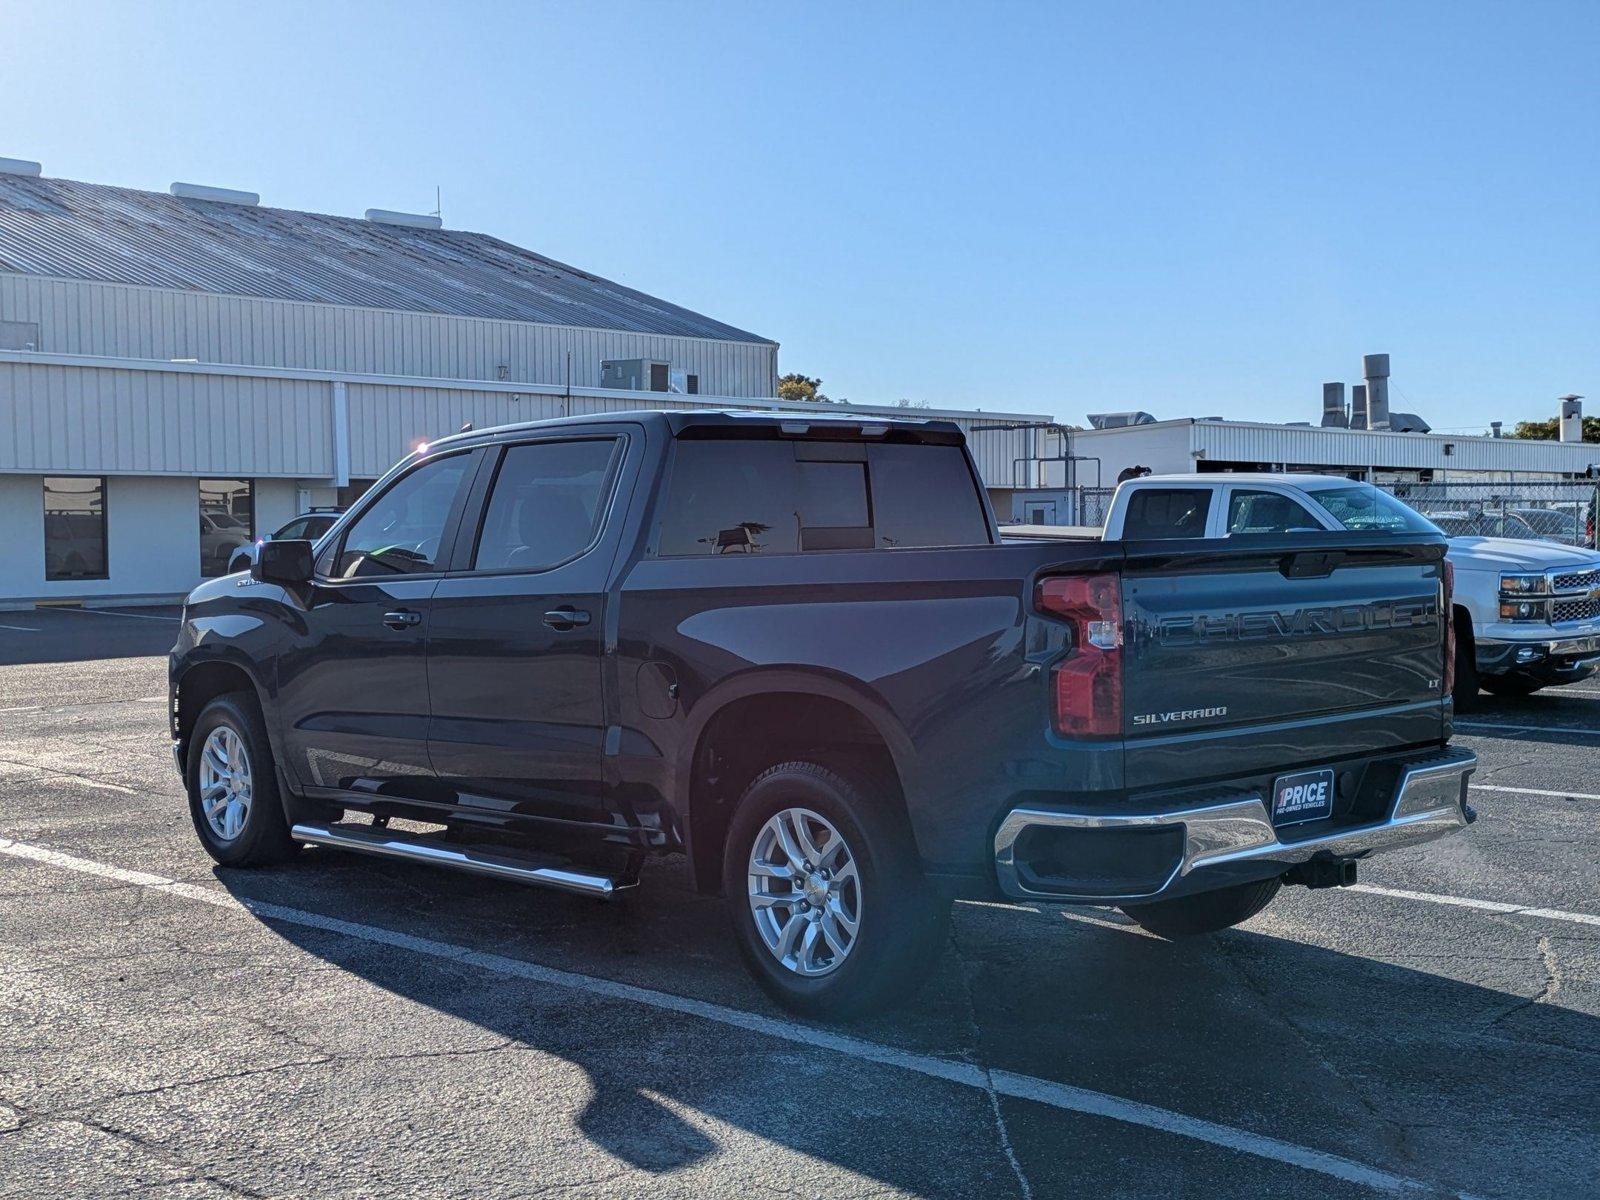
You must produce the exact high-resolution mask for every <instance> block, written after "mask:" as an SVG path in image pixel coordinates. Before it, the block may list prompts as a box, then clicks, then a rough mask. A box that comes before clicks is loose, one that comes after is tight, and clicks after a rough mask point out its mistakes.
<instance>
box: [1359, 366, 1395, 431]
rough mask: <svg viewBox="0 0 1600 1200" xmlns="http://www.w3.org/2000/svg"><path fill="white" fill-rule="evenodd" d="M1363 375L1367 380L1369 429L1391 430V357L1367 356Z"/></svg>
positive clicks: (1362, 367) (1362, 368)
mask: <svg viewBox="0 0 1600 1200" xmlns="http://www.w3.org/2000/svg"><path fill="white" fill-rule="evenodd" d="M1361 373H1362V374H1363V375H1364V376H1366V379H1367V428H1368V429H1387V428H1389V356H1388V355H1387V354H1365V355H1363V356H1362V358H1361Z"/></svg>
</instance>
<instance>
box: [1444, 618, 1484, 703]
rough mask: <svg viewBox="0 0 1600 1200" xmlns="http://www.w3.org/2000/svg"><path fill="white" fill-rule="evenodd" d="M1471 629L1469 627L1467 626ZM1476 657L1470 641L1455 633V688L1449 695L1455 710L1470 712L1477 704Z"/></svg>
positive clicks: (1458, 631)
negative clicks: (1453, 702)
mask: <svg viewBox="0 0 1600 1200" xmlns="http://www.w3.org/2000/svg"><path fill="white" fill-rule="evenodd" d="M1468 629H1469V630H1470V629H1471V626H1470V625H1469V626H1468ZM1479 683H1480V681H1479V678H1478V655H1477V651H1476V650H1474V649H1473V645H1472V639H1471V638H1470V637H1462V636H1461V632H1460V630H1459V629H1458V630H1457V631H1456V686H1455V690H1454V691H1453V692H1451V693H1450V698H1451V699H1452V700H1453V701H1455V710H1456V711H1457V712H1458V713H1460V712H1471V711H1472V710H1473V709H1474V708H1476V707H1477V704H1478V688H1479Z"/></svg>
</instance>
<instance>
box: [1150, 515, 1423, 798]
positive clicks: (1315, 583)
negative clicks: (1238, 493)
mask: <svg viewBox="0 0 1600 1200" xmlns="http://www.w3.org/2000/svg"><path fill="white" fill-rule="evenodd" d="M1124 545H1125V547H1126V550H1127V554H1128V558H1127V562H1126V566H1125V569H1124V575H1123V606H1124V613H1125V635H1124V636H1125V649H1124V654H1125V668H1126V673H1125V677H1124V688H1125V692H1124V701H1125V703H1124V709H1123V712H1124V728H1125V734H1126V739H1127V741H1126V750H1127V755H1126V765H1125V773H1126V782H1127V786H1128V787H1129V788H1130V789H1133V790H1147V789H1159V788H1162V787H1167V786H1174V785H1176V784H1179V783H1193V782H1196V781H1198V780H1201V779H1206V778H1219V779H1220V778H1226V777H1238V776H1241V775H1247V774H1250V773H1253V772H1257V771H1265V770H1272V771H1278V770H1282V769H1284V768H1288V767H1293V766H1296V765H1299V764H1302V763H1312V762H1325V761H1331V760H1334V759H1337V758H1343V757H1348V756H1353V755H1362V754H1370V753H1377V752H1381V751H1385V750H1393V749H1396V748H1399V747H1403V746H1409V745H1419V744H1422V743H1426V742H1433V741H1438V740H1439V739H1440V738H1441V737H1443V736H1444V735H1445V732H1446V731H1445V728H1444V721H1445V710H1444V642H1445V625H1444V623H1443V622H1444V619H1445V617H1444V613H1445V609H1444V607H1443V604H1442V601H1443V592H1442V580H1441V574H1442V567H1441V562H1442V559H1443V555H1444V544H1443V542H1442V541H1441V542H1438V543H1426V542H1423V543H1418V542H1410V541H1400V540H1398V539H1396V538H1395V537H1393V536H1383V537H1372V536H1369V535H1362V534H1335V533H1329V534H1326V535H1303V534H1297V535H1293V536H1291V537H1288V538H1278V537H1271V538H1251V539H1249V541H1248V542H1245V541H1244V539H1240V538H1232V539H1229V540H1228V541H1227V542H1216V541H1206V542H1197V541H1188V542H1181V543H1179V542H1161V543H1156V542H1147V543H1138V542H1128V543H1125V544H1124Z"/></svg>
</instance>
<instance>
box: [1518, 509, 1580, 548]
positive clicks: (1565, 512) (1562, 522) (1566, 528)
mask: <svg viewBox="0 0 1600 1200" xmlns="http://www.w3.org/2000/svg"><path fill="white" fill-rule="evenodd" d="M1510 511H1511V512H1512V513H1514V514H1515V515H1516V516H1518V517H1521V518H1522V519H1523V520H1524V521H1526V522H1527V523H1528V525H1529V526H1530V527H1532V529H1533V531H1534V532H1535V533H1536V534H1538V535H1539V536H1540V537H1544V538H1553V539H1554V540H1556V541H1558V542H1563V543H1565V544H1566V545H1568V546H1585V545H1587V544H1588V543H1589V540H1590V539H1589V538H1588V537H1587V536H1586V534H1585V531H1584V527H1583V520H1582V518H1581V515H1580V513H1581V507H1580V506H1579V505H1576V504H1572V505H1568V506H1566V507H1563V508H1513V509H1511V510H1510Z"/></svg>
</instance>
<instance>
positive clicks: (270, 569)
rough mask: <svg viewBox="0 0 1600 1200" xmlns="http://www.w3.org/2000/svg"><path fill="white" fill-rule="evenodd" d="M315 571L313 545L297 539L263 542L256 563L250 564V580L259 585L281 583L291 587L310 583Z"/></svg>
mask: <svg viewBox="0 0 1600 1200" xmlns="http://www.w3.org/2000/svg"><path fill="white" fill-rule="evenodd" d="M314 571H315V566H314V563H313V559H312V554H311V543H310V542H306V541H300V540H297V539H296V540H285V541H281V542H262V543H261V548H260V550H259V551H258V552H257V554H256V560H255V562H253V563H251V564H250V578H251V579H254V580H255V581H256V582H257V583H279V584H283V585H285V586H291V587H292V586H294V585H296V584H301V583H310V582H311V576H312V574H313V573H314Z"/></svg>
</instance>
